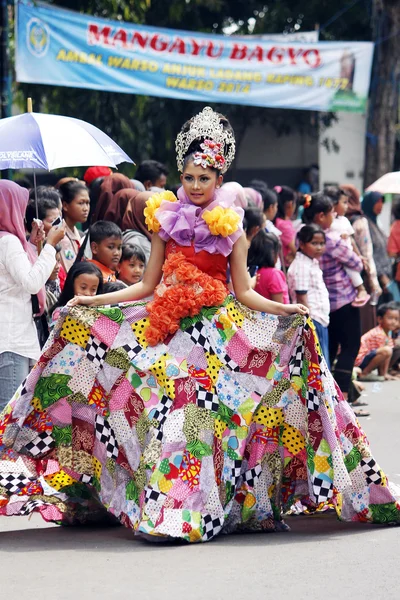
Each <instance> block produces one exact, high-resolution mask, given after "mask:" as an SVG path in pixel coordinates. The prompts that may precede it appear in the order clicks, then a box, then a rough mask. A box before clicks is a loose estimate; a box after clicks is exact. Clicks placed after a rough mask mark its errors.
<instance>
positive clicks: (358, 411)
mask: <svg viewBox="0 0 400 600" xmlns="http://www.w3.org/2000/svg"><path fill="white" fill-rule="evenodd" d="M353 412H354V414H355V415H356V417H369V416H370V414H371V413H370V412H368V411H367V410H363V409H362V408H358V409H357V408H356V409H355V410H354V411H353Z"/></svg>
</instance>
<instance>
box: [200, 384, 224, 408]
mask: <svg viewBox="0 0 400 600" xmlns="http://www.w3.org/2000/svg"><path fill="white" fill-rule="evenodd" d="M196 388H197V394H196V396H197V406H199V407H200V408H207V409H208V410H212V411H214V412H217V411H218V407H219V400H218V396H217V395H216V394H213V393H212V392H206V391H205V390H203V389H201V388H200V386H196Z"/></svg>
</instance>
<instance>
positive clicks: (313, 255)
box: [287, 224, 330, 369]
mask: <svg viewBox="0 0 400 600" xmlns="http://www.w3.org/2000/svg"><path fill="white" fill-rule="evenodd" d="M297 241H298V244H299V250H298V251H297V253H296V256H295V259H294V261H293V262H292V264H291V265H290V267H289V269H288V272H287V279H288V286H289V292H290V298H291V301H292V302H301V303H302V304H304V305H305V306H307V307H308V308H309V310H310V317H311V318H312V320H313V322H314V325H315V329H316V331H317V335H318V339H319V343H320V346H321V350H322V353H323V355H324V357H325V360H326V363H327V365H328V368H329V369H330V360H329V336H328V325H329V310H330V309H329V293H328V290H327V288H326V285H325V283H324V278H323V274H322V271H321V268H320V266H319V261H318V259H319V258H320V257H321V256H322V255H323V253H324V251H325V233H324V231H323V230H322V229H321V228H320V227H318V225H314V224H311V225H304V227H302V229H300V231H299V232H298V234H297Z"/></svg>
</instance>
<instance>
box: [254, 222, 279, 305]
mask: <svg viewBox="0 0 400 600" xmlns="http://www.w3.org/2000/svg"><path fill="white" fill-rule="evenodd" d="M279 250H280V242H279V239H278V238H277V237H276V235H274V234H273V233H267V232H266V231H265V230H264V229H261V230H260V231H259V232H258V233H257V235H256V236H255V237H254V238H253V240H252V242H251V245H250V249H249V254H248V261H247V262H248V265H249V267H257V272H256V275H255V286H254V289H255V291H256V292H258V293H259V294H261V296H264V298H267V299H268V300H273V301H274V302H283V304H289V290H288V286H287V283H286V278H285V275H284V273H283V272H282V271H280V270H279V269H277V268H276V266H275V265H276V261H277V259H278V256H279Z"/></svg>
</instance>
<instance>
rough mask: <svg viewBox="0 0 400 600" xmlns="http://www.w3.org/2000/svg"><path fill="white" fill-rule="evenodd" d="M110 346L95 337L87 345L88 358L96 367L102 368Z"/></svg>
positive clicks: (90, 338)
mask: <svg viewBox="0 0 400 600" xmlns="http://www.w3.org/2000/svg"><path fill="white" fill-rule="evenodd" d="M107 350H108V346H107V345H106V344H104V343H103V342H101V341H100V340H99V339H98V338H96V337H94V336H92V335H91V336H90V337H89V341H88V343H87V344H86V352H87V357H88V359H89V360H90V361H92V363H93V364H94V365H95V366H96V367H101V366H102V364H103V363H104V361H105V359H106V354H107Z"/></svg>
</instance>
